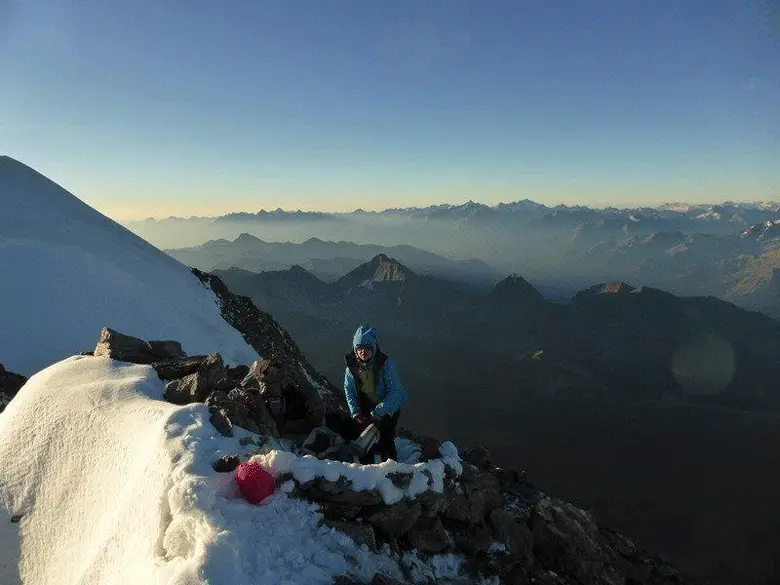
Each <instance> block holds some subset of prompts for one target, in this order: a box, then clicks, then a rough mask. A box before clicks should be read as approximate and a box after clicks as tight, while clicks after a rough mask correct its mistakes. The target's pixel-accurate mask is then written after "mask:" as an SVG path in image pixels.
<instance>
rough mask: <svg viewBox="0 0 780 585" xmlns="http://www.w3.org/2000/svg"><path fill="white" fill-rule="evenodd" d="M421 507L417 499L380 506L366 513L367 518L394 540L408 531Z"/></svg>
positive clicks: (418, 516)
mask: <svg viewBox="0 0 780 585" xmlns="http://www.w3.org/2000/svg"><path fill="white" fill-rule="evenodd" d="M421 512H422V507H421V506H420V503H419V502H417V501H413V502H399V503H397V504H393V505H391V506H381V507H378V508H376V509H375V510H372V511H371V512H369V513H367V514H366V520H368V521H369V522H370V523H371V524H372V525H373V526H374V527H375V528H376V529H377V530H378V531H379V532H381V533H382V534H383V535H385V536H386V537H387V538H389V539H392V540H395V539H397V538H398V537H399V536H402V535H404V534H406V533H407V532H409V530H411V529H412V527H413V526H414V525H415V524H416V523H417V520H419V518H420V513H421Z"/></svg>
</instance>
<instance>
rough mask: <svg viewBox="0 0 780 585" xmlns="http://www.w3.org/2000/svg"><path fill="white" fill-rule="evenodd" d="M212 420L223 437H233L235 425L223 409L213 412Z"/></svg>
mask: <svg viewBox="0 0 780 585" xmlns="http://www.w3.org/2000/svg"><path fill="white" fill-rule="evenodd" d="M210 420H211V424H213V425H214V428H216V429H217V430H218V431H219V433H220V434H221V435H224V436H226V437H232V436H233V423H232V422H230V419H229V418H228V417H227V415H226V414H225V411H223V410H221V409H214V410H211V417H210Z"/></svg>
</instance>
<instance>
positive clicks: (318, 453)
mask: <svg viewBox="0 0 780 585" xmlns="http://www.w3.org/2000/svg"><path fill="white" fill-rule="evenodd" d="M344 445H345V443H344V438H343V437H342V436H341V435H339V434H338V433H336V432H335V431H332V430H331V429H329V428H327V427H317V428H316V429H314V430H312V432H311V433H310V434H309V436H308V437H306V439H305V440H304V442H303V444H302V445H301V452H302V453H304V454H308V455H314V456H315V457H317V458H318V459H336V456H337V455H338V453H339V452H340V450H341V448H342V447H344Z"/></svg>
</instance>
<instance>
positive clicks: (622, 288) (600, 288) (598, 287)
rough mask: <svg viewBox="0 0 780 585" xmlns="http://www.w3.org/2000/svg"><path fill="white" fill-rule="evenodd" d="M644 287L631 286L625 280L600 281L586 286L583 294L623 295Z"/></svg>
mask: <svg viewBox="0 0 780 585" xmlns="http://www.w3.org/2000/svg"><path fill="white" fill-rule="evenodd" d="M643 288H644V287H642V286H632V285H630V284H627V283H625V282H619V281H616V282H602V283H599V284H595V285H593V286H591V287H589V288H586V289H585V290H584V291H582V292H583V294H586V295H625V294H632V293H641V292H642V290H643Z"/></svg>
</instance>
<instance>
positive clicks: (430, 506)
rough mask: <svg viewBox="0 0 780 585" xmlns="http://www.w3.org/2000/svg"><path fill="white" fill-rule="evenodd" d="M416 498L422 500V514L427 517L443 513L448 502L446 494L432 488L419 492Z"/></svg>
mask: <svg viewBox="0 0 780 585" xmlns="http://www.w3.org/2000/svg"><path fill="white" fill-rule="evenodd" d="M416 499H417V501H418V502H420V506H422V514H421V515H422V516H423V517H425V518H433V517H435V516H438V515H439V514H441V513H442V511H443V510H444V507H445V504H446V500H445V498H444V494H440V493H439V492H434V491H432V490H427V491H424V492H423V493H421V494H419V495H418V496H417V498H416Z"/></svg>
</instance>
